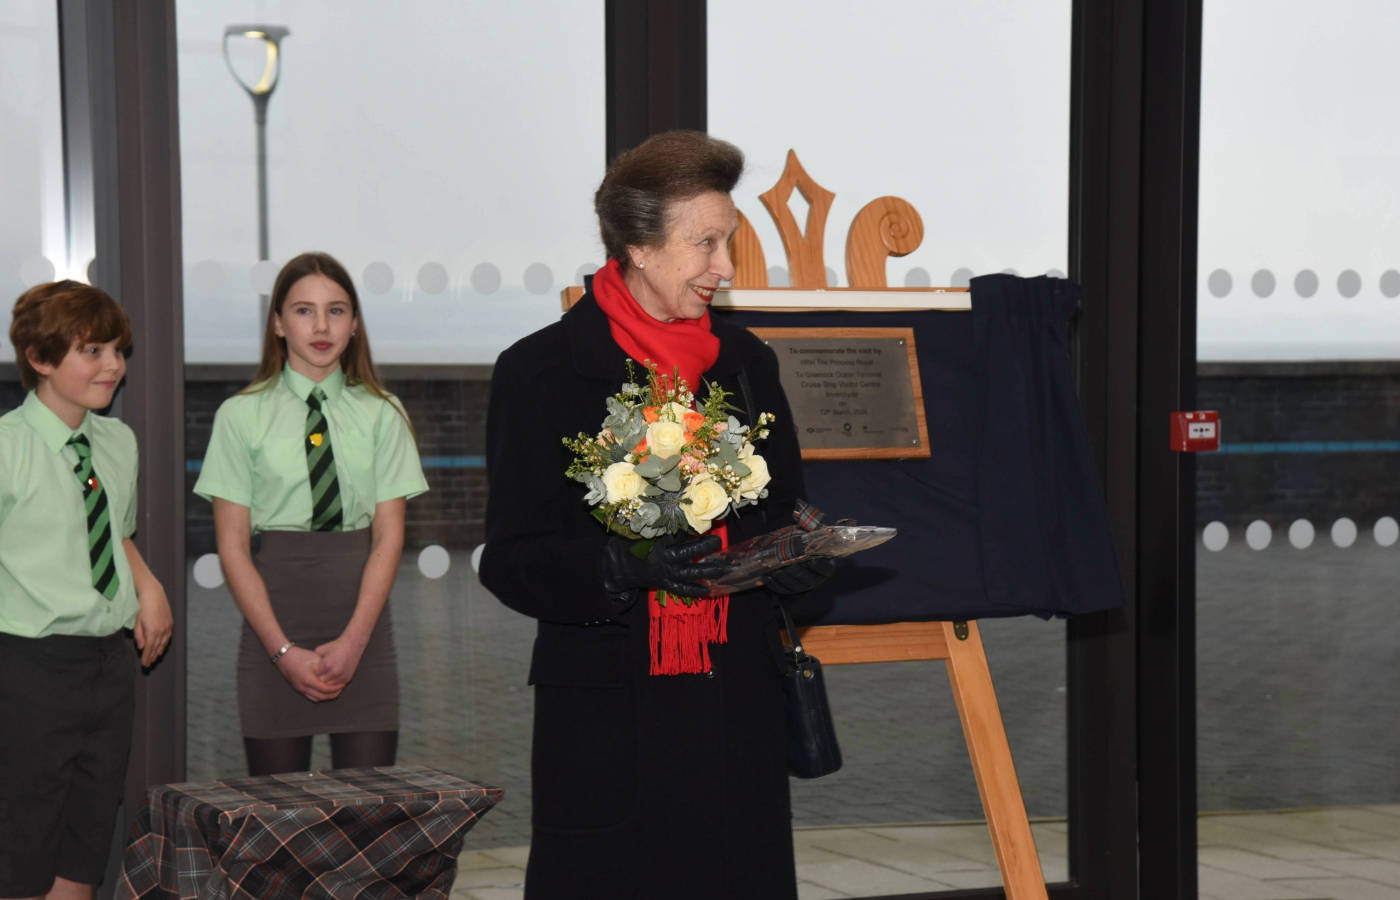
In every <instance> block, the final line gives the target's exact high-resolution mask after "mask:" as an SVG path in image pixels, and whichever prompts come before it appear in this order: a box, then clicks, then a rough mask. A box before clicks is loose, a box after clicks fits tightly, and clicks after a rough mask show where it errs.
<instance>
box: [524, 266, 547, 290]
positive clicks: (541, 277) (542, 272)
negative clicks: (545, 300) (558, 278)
mask: <svg viewBox="0 0 1400 900" xmlns="http://www.w3.org/2000/svg"><path fill="white" fill-rule="evenodd" d="M524 281H525V290H527V291H529V292H530V293H532V294H543V293H544V292H545V291H547V290H549V289H550V288H552V287H554V273H553V272H552V271H550V268H549V266H547V265H545V264H544V263H530V265H528V266H526V267H525V278H524Z"/></svg>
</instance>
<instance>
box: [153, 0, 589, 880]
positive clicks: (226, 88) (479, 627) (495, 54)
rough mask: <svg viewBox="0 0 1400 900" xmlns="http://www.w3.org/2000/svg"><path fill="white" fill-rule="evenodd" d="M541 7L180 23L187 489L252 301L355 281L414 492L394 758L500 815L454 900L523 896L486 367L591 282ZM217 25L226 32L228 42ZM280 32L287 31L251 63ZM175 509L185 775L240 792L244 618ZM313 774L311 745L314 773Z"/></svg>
mask: <svg viewBox="0 0 1400 900" xmlns="http://www.w3.org/2000/svg"><path fill="white" fill-rule="evenodd" d="M537 6H538V5H537V4H529V5H524V6H520V5H516V6H512V5H509V4H480V3H477V4H461V3H457V2H453V0H431V2H420V3H414V4H411V5H409V6H403V7H392V6H386V5H384V4H382V3H377V2H372V0H353V2H345V0H335V2H305V0H302V2H295V3H293V2H270V3H269V2H244V0H225V2H216V3H210V2H205V0H188V2H186V0H180V2H178V3H176V14H177V15H176V19H177V26H178V44H179V79H180V111H179V112H180V131H181V133H180V142H181V176H182V193H183V222H184V260H185V272H184V276H185V280H184V284H185V307H184V322H185V358H186V367H185V378H186V383H185V398H186V403H185V421H186V434H187V452H186V459H185V469H186V484H187V489H191V490H192V488H193V486H194V484H195V482H196V480H197V479H198V477H199V472H200V468H201V464H202V460H203V458H204V454H205V451H206V449H207V446H208V442H209V439H210V433H211V428H212V424H213V417H214V414H215V411H216V410H217V409H218V407H219V405H220V404H221V403H222V402H223V401H224V400H225V399H227V398H228V397H230V396H232V395H233V394H234V393H236V392H237V391H239V390H241V389H242V388H244V387H245V386H246V385H247V384H248V382H249V381H250V380H251V378H252V376H253V372H254V367H255V364H256V362H257V360H258V356H259V352H260V347H261V340H262V337H261V336H262V328H263V325H262V321H263V320H262V318H261V316H262V308H261V306H260V296H264V297H265V296H266V295H268V294H270V293H271V289H272V284H273V279H274V278H275V276H276V274H277V272H278V270H279V268H280V267H281V266H282V265H283V264H284V263H285V262H287V260H289V259H290V258H292V257H293V256H295V255H297V254H299V253H301V252H303V251H308V250H322V251H326V252H328V253H330V254H331V255H332V256H334V257H336V258H337V259H338V260H340V262H341V263H343V264H344V266H345V267H346V268H347V269H348V271H349V272H350V274H351V276H352V278H353V280H354V283H355V286H356V289H357V292H358V294H359V298H360V301H361V303H362V310H363V322H364V327H365V329H366V331H367V332H368V333H369V334H370V335H371V336H372V346H373V350H374V356H375V362H376V363H377V364H378V366H379V369H380V373H381V375H382V376H383V378H384V380H385V382H386V384H387V386H388V388H389V390H390V391H391V392H393V393H394V394H395V395H396V396H397V397H398V398H399V399H400V401H402V403H403V405H404V408H405V409H406V411H407V413H408V416H409V418H410V419H411V420H412V423H413V426H414V428H415V431H416V436H417V444H418V451H419V454H420V457H421V459H422V462H423V466H424V469H425V472H426V475H427V479H428V482H429V486H430V490H429V492H428V493H427V494H424V495H423V496H421V497H418V498H415V499H413V500H411V501H410V502H409V504H408V513H407V516H408V518H407V523H406V529H405V546H404V552H403V559H402V564H401V566H400V570H399V573H398V578H397V581H396V583H395V587H394V591H393V594H392V597H391V610H392V614H393V618H394V629H395V633H396V643H397V646H398V660H399V679H400V697H401V712H400V716H401V722H402V729H401V733H400V743H399V750H398V759H399V761H400V762H401V763H404V764H422V765H427V766H431V767H434V768H438V769H441V770H443V771H446V772H451V773H454V774H457V775H460V776H462V777H464V778H468V779H470V780H473V781H481V782H484V783H487V784H492V785H496V786H500V787H503V788H504V789H505V790H506V795H507V797H509V801H508V802H506V803H504V804H502V805H500V806H499V807H497V808H496V809H494V810H493V811H492V812H491V814H490V815H489V816H487V817H485V818H484V819H483V820H482V822H481V823H480V824H479V825H477V826H476V827H475V828H474V829H473V830H472V832H471V834H470V840H469V843H468V848H469V850H468V852H467V853H466V854H465V855H464V856H463V868H464V872H463V875H462V876H460V877H459V879H458V885H459V886H461V885H464V884H465V885H470V886H472V887H473V890H477V889H479V890H481V891H484V892H485V893H483V894H481V895H480V896H519V893H518V892H519V890H520V888H521V883H522V881H523V876H524V872H523V866H524V860H525V855H526V852H527V851H528V844H529V841H530V778H529V760H530V728H531V715H532V713H531V710H532V706H531V703H532V697H531V691H530V689H529V688H528V687H527V686H526V676H527V671H528V667H529V659H530V649H531V646H532V642H533V640H534V634H535V623H534V622H533V621H532V620H529V619H526V618H525V617H523V616H520V615H518V614H516V613H514V612H512V611H510V610H509V609H507V608H506V607H505V606H503V605H502V604H501V603H499V602H498V601H497V600H496V599H495V598H494V597H492V596H491V595H490V594H488V593H487V592H486V591H485V590H484V589H482V587H481V586H480V584H479V582H478V581H477V578H476V574H475V570H474V569H475V561H476V558H477V557H476V555H475V554H474V552H473V551H474V550H477V549H479V546H480V544H481V541H482V527H483V526H482V521H483V514H484V509H485V499H486V485H485V459H484V455H483V454H484V440H485V436H484V429H485V418H486V399H487V393H488V388H489V383H490V372H491V363H493V362H494V360H495V357H496V355H497V354H498V353H499V352H500V351H502V350H503V349H505V348H506V347H507V346H509V345H510V344H511V343H513V342H514V341H515V340H517V339H518V338H520V337H523V336H524V335H526V334H529V333H530V332H532V331H535V330H536V329H538V328H540V327H542V326H544V325H546V324H548V323H549V322H551V321H554V320H555V319H556V318H557V317H558V315H559V290H560V289H561V288H563V287H565V286H567V285H570V284H577V283H579V282H580V279H581V277H582V275H581V274H580V273H583V274H586V273H589V272H592V271H593V270H594V269H596V268H597V267H598V265H599V264H600V263H601V262H602V250H601V247H600V246H599V245H598V243H597V240H596V234H597V227H596V221H595V219H594V217H593V211H592V208H591V204H590V200H591V197H592V192H593V190H594V189H595V188H596V186H597V182H598V180H599V179H600V178H601V174H602V171H603V163H604V159H603V156H604V136H603V128H604V71H603V46H604V45H603V12H602V6H601V4H569V3H555V4H550V11H549V14H548V15H540V14H539V10H538V8H537ZM249 23H254V24H253V25H249ZM235 25H237V26H246V27H239V28H237V29H235V30H234V33H233V34H232V35H230V36H229V37H228V38H227V39H226V38H225V35H226V32H227V31H228V30H229V28H230V26H235ZM261 26H268V27H261ZM275 28H283V29H286V30H287V32H289V33H287V34H286V35H285V36H283V37H281V38H280V42H279V45H278V47H277V48H276V53H275V54H270V53H269V52H268V49H267V46H266V40H265V38H266V36H268V35H276V34H278V32H277V31H276V30H275ZM247 32H258V33H261V34H262V35H264V38H259V37H258V36H257V35H252V36H249V35H248V34H247ZM270 59H271V60H272V61H273V62H274V63H275V65H274V67H273V68H271V69H268V63H269V60H270ZM265 71H266V74H268V75H269V77H271V76H275V77H276V81H275V88H274V89H273V91H272V93H271V95H270V100H269V101H268V103H267V113H266V126H265V138H266V148H267V149H266V172H267V175H266V190H267V195H266V204H265V209H266V216H265V219H260V215H259V193H258V192H259V177H258V150H257V140H258V131H257V127H256V124H255V118H254V104H253V102H251V100H250V95H249V93H248V92H247V91H246V90H245V87H244V85H246V86H252V87H256V86H257V84H258V83H259V80H260V79H261V78H263V76H264V74H265ZM240 82H242V85H241V84H240ZM264 229H265V231H266V233H267V235H268V253H267V254H266V258H264V259H260V256H261V255H262V254H260V252H259V249H260V247H259V237H260V232H261V231H262V230H264ZM187 508H188V516H187V530H186V546H187V550H188V561H187V563H188V567H189V573H190V575H189V601H188V605H189V612H188V617H189V626H188V633H189V661H190V662H189V668H188V673H187V674H188V689H187V698H188V700H187V715H188V726H187V741H188V758H187V763H188V766H187V770H188V771H187V774H188V777H189V778H190V779H191V780H200V779H208V778H215V777H229V776H239V775H242V774H245V773H246V768H245V761H244V753H243V747H242V741H241V737H240V731H239V721H238V716H237V715H236V710H237V699H236V686H235V667H236V657H237V646H238V640H239V630H240V628H241V617H240V614H239V612H238V609H237V608H236V606H235V605H234V602H233V599H232V597H231V595H230V593H229V591H228V588H227V585H226V584H225V581H224V577H223V573H222V571H221V569H220V565H219V559H218V556H217V554H216V552H215V544H214V531H213V522H212V511H211V507H210V504H209V503H208V502H207V501H205V500H204V499H202V498H200V497H197V496H195V495H194V494H193V493H190V494H188V496H187ZM329 766H330V757H329V754H328V748H327V744H326V743H325V739H324V738H318V739H317V743H316V744H315V745H314V751H313V759H312V768H313V769H325V768H329ZM491 891H497V892H498V893H491ZM500 891H504V892H506V893H499V892H500ZM511 891H514V892H515V893H514V894H511V893H509V892H511ZM472 896H476V895H475V894H473V895H472Z"/></svg>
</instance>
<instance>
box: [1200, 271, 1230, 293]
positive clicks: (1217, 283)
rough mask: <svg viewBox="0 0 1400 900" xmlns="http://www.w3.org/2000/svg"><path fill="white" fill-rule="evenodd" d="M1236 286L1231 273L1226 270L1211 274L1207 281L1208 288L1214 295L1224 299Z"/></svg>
mask: <svg viewBox="0 0 1400 900" xmlns="http://www.w3.org/2000/svg"><path fill="white" fill-rule="evenodd" d="M1234 286H1235V279H1233V278H1231V277H1230V273H1229V272H1226V271H1225V270H1224V269H1216V270H1215V271H1214V272H1211V273H1210V277H1209V278H1207V279H1206V287H1207V288H1209V289H1210V292H1211V294H1212V295H1214V296H1216V297H1224V296H1225V295H1226V294H1228V293H1230V288H1232V287H1234Z"/></svg>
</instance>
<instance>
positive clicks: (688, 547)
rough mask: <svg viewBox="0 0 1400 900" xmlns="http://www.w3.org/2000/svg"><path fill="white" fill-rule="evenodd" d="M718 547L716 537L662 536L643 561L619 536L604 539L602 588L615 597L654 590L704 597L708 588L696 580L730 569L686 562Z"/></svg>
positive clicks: (720, 565) (718, 542) (679, 595)
mask: <svg viewBox="0 0 1400 900" xmlns="http://www.w3.org/2000/svg"><path fill="white" fill-rule="evenodd" d="M719 548H720V539H719V535H717V534H707V535H705V536H704V537H702V538H696V539H695V540H692V541H679V539H678V538H677V537H676V535H673V534H665V535H662V536H661V537H659V538H657V539H656V543H655V544H653V545H652V548H651V552H650V553H648V554H647V558H646V559H638V558H637V557H636V556H634V555H633V554H632V542H631V541H628V540H624V539H622V538H619V537H611V538H608V541H607V543H605V544H604V545H603V553H602V555H601V556H600V557H599V560H598V567H599V570H600V571H601V572H602V575H603V589H604V590H606V591H607V592H608V593H609V594H612V595H613V597H614V599H615V600H622V598H620V597H618V595H620V594H621V595H625V594H627V593H628V592H629V591H634V590H639V589H641V590H647V589H653V588H654V589H656V590H659V591H665V592H666V593H668V594H675V595H676V596H678V597H704V596H705V595H707V594H708V593H709V592H710V589H709V588H707V587H705V586H704V585H703V584H699V583H698V582H697V579H700V578H718V577H720V576H721V575H724V574H725V573H727V572H728V571H729V569H730V567H729V566H728V565H725V564H724V563H713V562H711V563H704V562H690V560H691V558H692V557H696V556H704V555H705V554H707V553H714V552H715V551H717V550H719ZM623 602H626V601H623Z"/></svg>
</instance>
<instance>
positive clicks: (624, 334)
mask: <svg viewBox="0 0 1400 900" xmlns="http://www.w3.org/2000/svg"><path fill="white" fill-rule="evenodd" d="M593 298H594V299H595V300H597V301H598V306H599V307H601V308H602V310H603V312H604V313H605V314H607V317H608V327H609V328H610V329H611V330H612V336H613V340H615V341H617V345H618V346H619V347H621V348H622V350H623V352H625V353H626V354H627V355H628V356H630V357H632V358H633V359H635V360H637V361H638V362H645V361H647V360H650V361H651V362H653V363H655V364H656V367H657V371H658V372H660V373H661V374H663V375H670V374H671V373H672V372H675V371H677V370H679V373H680V377H681V380H683V381H684V382H685V383H686V384H687V385H688V386H689V387H690V390H691V392H692V393H696V392H698V391H699V390H700V379H701V377H702V376H703V375H704V374H705V372H706V371H708V370H709V368H710V366H713V365H714V364H715V360H716V359H718V358H719V338H717V337H715V336H714V335H713V334H711V333H710V311H709V310H706V311H705V315H703V316H702V317H700V318H699V319H676V320H674V321H671V322H663V321H661V320H660V319H657V318H655V317H653V316H652V315H650V314H649V313H648V312H647V311H646V310H644V309H642V307H641V305H640V304H639V303H637V301H636V299H635V298H634V297H633V296H632V292H631V291H630V290H628V289H627V283H626V282H624V281H623V280H622V266H621V265H620V264H619V263H618V261H617V260H615V259H611V260H608V264H607V265H606V266H604V267H603V268H601V269H599V270H598V272H597V273H596V274H595V275H594V276H593ZM710 532H711V533H712V534H717V535H719V539H720V546H722V547H728V546H729V529H728V527H727V526H726V525H725V523H724V522H723V521H719V522H715V523H714V525H713V526H712V527H711V529H710ZM647 608H648V612H649V619H650V624H651V631H650V639H649V641H648V643H649V644H650V646H651V674H653V675H680V674H699V673H701V672H708V671H709V670H710V644H723V643H726V642H728V640H729V633H728V621H729V596H728V595H724V596H720V597H702V598H700V599H698V600H696V601H695V602H694V603H692V604H691V605H690V606H686V605H685V604H684V603H681V602H680V601H679V600H677V599H675V598H671V599H670V600H669V601H668V602H667V603H666V605H665V606H662V605H661V603H660V602H659V601H658V600H657V598H656V591H648V592H647Z"/></svg>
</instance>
